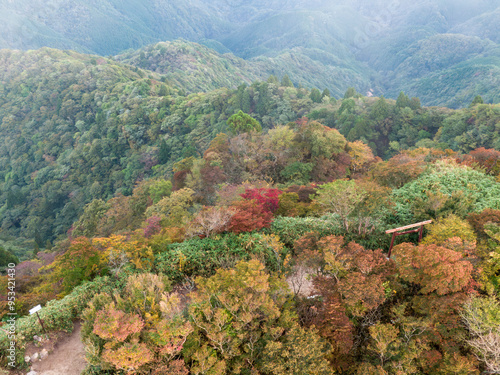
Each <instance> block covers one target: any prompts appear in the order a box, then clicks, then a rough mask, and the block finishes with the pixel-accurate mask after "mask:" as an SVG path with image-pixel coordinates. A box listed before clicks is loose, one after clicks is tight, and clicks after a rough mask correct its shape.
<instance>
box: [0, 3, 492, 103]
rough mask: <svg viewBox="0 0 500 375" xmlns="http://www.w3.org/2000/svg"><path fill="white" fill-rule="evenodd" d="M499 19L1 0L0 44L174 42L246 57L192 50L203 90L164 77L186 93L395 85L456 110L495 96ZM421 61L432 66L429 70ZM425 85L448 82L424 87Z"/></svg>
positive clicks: (448, 13) (369, 10)
mask: <svg viewBox="0 0 500 375" xmlns="http://www.w3.org/2000/svg"><path fill="white" fill-rule="evenodd" d="M499 15H500V1H499V0H477V1H474V2H471V1H468V0H461V1H451V0H436V1H430V0H417V1H409V0H394V1H390V2H387V1H382V0H377V1H368V0H338V1H335V2H334V3H332V2H331V1H327V0H315V1H308V2H303V1H299V0H286V1H285V0H274V1H261V0H248V1H245V2H243V1H237V0H214V1H209V0H190V1H187V0H180V1H176V2H172V1H167V0H148V1H139V0H125V1H118V0H104V1H97V0H88V1H83V0H75V1H73V2H72V3H71V4H70V3H67V2H64V1H63V0H48V1H42V0H18V1H16V2H14V1H7V0H5V1H3V2H1V3H0V48H10V49H36V48H39V47H42V46H49V47H53V48H58V49H72V50H76V51H80V52H85V53H97V54H99V55H102V56H109V55H115V54H117V53H120V52H122V51H124V50H129V49H134V50H137V49H140V48H144V47H145V46H148V45H155V44H156V43H158V42H165V41H174V40H177V39H179V38H183V39H184V40H185V41H191V42H197V43H200V44H204V45H206V46H208V47H210V48H213V49H214V50H216V51H218V52H219V53H227V52H231V53H233V54H234V55H235V56H238V57H240V58H244V59H246V60H249V61H248V63H247V64H242V63H241V61H240V60H236V59H235V58H233V57H229V56H228V55H226V56H222V57H221V56H217V55H211V54H213V52H206V51H203V52H202V54H204V55H205V56H208V55H211V56H212V57H213V58H211V61H212V63H213V64H214V65H213V66H212V67H209V68H208V75H207V77H205V78H206V80H207V83H205V84H203V83H202V82H201V77H202V76H199V77H191V78H192V79H193V80H194V81H199V82H198V83H196V84H194V82H191V81H190V80H187V79H181V78H179V77H177V78H176V77H174V76H172V79H173V80H174V81H175V80H178V82H179V83H180V84H188V85H189V86H190V87H186V90H188V91H189V90H191V89H196V88H198V89H204V88H205V87H206V88H208V89H210V88H212V87H220V86H222V85H225V84H228V85H233V84H237V81H238V79H236V78H235V80H234V81H233V78H231V77H232V75H233V74H236V77H237V76H238V75H241V76H242V77H243V78H242V81H243V82H248V81H249V80H250V81H251V80H253V79H255V78H259V79H260V78H262V77H264V76H266V75H268V74H276V75H278V76H280V75H281V76H283V75H284V74H288V75H289V76H290V77H291V79H292V81H294V82H295V83H298V84H299V83H300V84H301V85H304V86H306V87H318V88H320V89H322V88H323V87H326V88H328V89H329V90H330V92H332V94H333V95H335V96H337V97H338V96H341V93H342V92H343V91H345V88H346V87H349V86H354V87H356V89H357V90H358V91H360V92H365V90H367V89H372V90H373V92H374V93H375V95H385V96H388V97H393V98H395V97H396V96H397V95H398V93H399V92H400V91H401V90H405V91H406V93H407V94H409V95H410V96H418V97H420V98H422V102H423V103H424V104H426V105H447V106H451V107H460V106H463V105H464V104H465V103H468V102H470V100H472V98H473V97H474V96H476V95H478V94H480V95H482V96H483V98H484V99H485V101H487V102H497V101H498V100H499V99H498V94H497V90H494V89H493V88H491V87H490V86H491V85H490V83H491V81H496V80H497V77H498V76H497V74H498V68H499V63H498V59H499V56H500V52H499V49H500V47H499V45H498V43H499V39H498V38H499V37H498V35H500V32H498V31H499V27H500V26H499V23H498V19H499ZM474 38H476V39H474ZM446 42H450V43H451V47H453V46H454V48H453V49H450V46H448V45H446ZM462 42H464V43H465V44H461V43H462ZM443 43H445V44H444V45H445V48H442V46H443ZM462 47H463V49H462ZM147 48H150V47H147ZM147 48H146V50H147ZM193 48H194V49H197V50H198V51H201V50H200V49H199V47H193ZM143 52H144V53H146V52H145V51H143ZM425 52H432V53H431V54H429V55H425ZM186 53H187V55H186V56H185V57H184V58H180V57H179V58H177V59H176V61H175V63H174V64H173V65H174V66H175V68H176V69H179V70H181V71H182V70H185V71H187V72H191V73H193V72H195V71H197V70H196V69H195V70H193V66H192V62H190V61H189V60H190V59H191V57H192V56H191V55H190V49H189V48H187V52H186ZM451 55H456V56H455V57H456V58H459V59H460V61H457V60H456V59H454V58H450V56H451ZM127 56H129V57H130V58H131V60H130V63H133V64H136V60H137V59H135V58H133V57H132V56H130V55H127ZM120 58H122V57H120ZM217 59H218V60H219V61H218V62H215V60H217ZM429 59H435V60H436V61H437V62H439V66H434V67H432V68H431V69H428V68H427V67H426V66H425V64H426V62H428V61H429ZM163 61H164V64H163V65H165V64H166V63H167V62H169V61H171V60H169V58H168V57H166V56H165V58H163ZM140 63H141V64H144V61H140ZM153 63H158V61H153ZM184 64H185V65H184ZM457 64H459V65H457ZM160 65H161V64H160ZM217 66H219V67H218V68H217ZM223 66H224V67H226V66H227V67H226V68H225V70H224V69H222V70H221V68H222V67H223ZM422 66H423V67H424V69H422ZM169 69H172V68H169ZM464 69H465V71H464ZM200 72H201V73H202V71H200ZM210 72H212V73H213V74H214V76H211V75H210ZM412 72H417V74H415V73H412ZM478 73H479V74H478ZM483 73H484V74H483ZM463 74H465V75H463ZM470 75H472V76H473V77H478V78H475V79H474V80H471V79H470ZM486 77H487V78H486ZM436 79H438V80H441V81H443V82H445V83H446V85H447V87H441V86H439V85H437V86H436V85H430V84H428V82H430V83H436V82H435V81H436ZM211 82H214V84H213V85H212V83H211ZM191 86H193V87H191ZM436 90H437V91H436Z"/></svg>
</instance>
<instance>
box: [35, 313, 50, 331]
mask: <svg viewBox="0 0 500 375" xmlns="http://www.w3.org/2000/svg"><path fill="white" fill-rule="evenodd" d="M36 316H37V317H38V321H39V322H40V325H41V326H42V329H43V332H45V336H47V337H48V335H47V331H46V330H45V327H44V326H43V320H42V318H40V315H38V311H37V312H36Z"/></svg>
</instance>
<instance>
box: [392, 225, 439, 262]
mask: <svg viewBox="0 0 500 375" xmlns="http://www.w3.org/2000/svg"><path fill="white" fill-rule="evenodd" d="M430 223H432V220H426V221H421V222H420V223H415V224H410V225H406V226H404V227H399V228H394V229H389V230H386V231H385V233H387V234H390V233H392V240H391V246H390V247H389V254H387V257H388V258H390V257H391V252H392V247H393V246H394V240H395V239H396V236H401V235H403V234H408V233H417V232H418V242H420V241H421V240H422V231H423V230H424V225H425V224H430ZM415 227H419V228H417V229H411V228H415ZM406 229H411V230H406ZM402 230H404V232H400V231H402Z"/></svg>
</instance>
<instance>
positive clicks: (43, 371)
mask: <svg viewBox="0 0 500 375" xmlns="http://www.w3.org/2000/svg"><path fill="white" fill-rule="evenodd" d="M81 328H82V327H81V324H80V323H79V322H78V323H75V328H74V330H73V332H72V333H71V334H69V335H68V336H66V337H63V338H62V339H61V340H60V341H58V342H57V344H56V346H55V347H54V349H53V351H52V352H51V353H50V354H49V356H48V357H47V358H44V359H43V360H42V361H39V362H35V363H33V366H32V367H31V371H36V373H37V375H80V373H81V372H82V371H83V370H84V369H85V365H86V362H85V350H84V348H83V343H82V341H81V337H80V331H81Z"/></svg>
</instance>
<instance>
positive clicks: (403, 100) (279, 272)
mask: <svg viewBox="0 0 500 375" xmlns="http://www.w3.org/2000/svg"><path fill="white" fill-rule="evenodd" d="M183 48H185V49H186V50H185V51H182V49H183ZM190 48H192V49H190ZM174 52H175V53H177V54H176V55H174V54H173V53H174ZM184 53H187V54H191V55H193V56H194V55H198V58H199V59H200V60H190V61H189V64H192V65H190V66H191V67H192V68H191V69H192V72H189V71H188V72H186V73H184V74H181V73H180V72H178V71H175V70H173V69H171V65H172V63H170V62H169V61H177V60H176V59H181V60H182V59H183V58H184V57H183V56H186V55H183V54H184ZM169 59H170V60H169ZM204 59H206V60H205V62H204V63H200V61H202V60H204ZM211 59H213V60H211ZM224 59H227V61H226V63H227V64H232V65H231V66H236V65H237V64H236V62H235V60H234V61H233V60H231V59H232V57H231V58H230V57H227V56H226V57H224V55H216V54H213V53H211V52H210V51H209V50H208V49H205V48H204V47H201V46H195V45H192V44H188V43H185V42H176V43H169V44H163V43H160V44H157V45H155V46H151V47H148V48H146V49H144V50H140V51H138V52H137V53H135V52H130V53H126V54H123V55H120V56H117V57H115V58H103V57H99V56H97V55H87V54H80V53H77V52H70V51H61V50H55V49H50V48H42V49H39V50H36V51H28V52H22V51H13V50H1V51H0V64H1V66H2V67H3V69H2V70H1V71H0V138H1V139H2V143H1V144H0V207H1V208H0V215H1V218H2V222H1V232H0V246H1V248H0V260H1V261H2V267H5V265H7V264H8V263H10V262H15V263H17V266H16V293H17V294H16V301H15V303H10V302H11V301H9V300H8V299H7V296H6V295H5V296H4V295H2V296H1V297H0V298H1V299H0V316H1V319H2V322H5V321H6V319H7V317H8V316H7V315H6V314H7V313H8V312H9V311H15V312H16V313H17V314H19V316H18V324H17V329H18V335H17V338H16V340H17V341H16V342H17V344H16V345H17V348H18V351H17V357H16V366H18V367H19V368H28V364H26V363H25V361H24V356H23V350H24V349H25V348H26V345H27V344H28V343H30V342H32V341H33V336H34V335H35V334H39V333H40V332H39V327H38V323H37V322H36V321H35V319H36V317H35V316H25V315H26V314H27V313H28V310H29V309H30V308H31V307H32V306H34V305H36V304H42V305H43V308H42V311H41V312H40V315H41V317H42V318H43V319H44V321H45V322H46V328H47V329H48V330H50V331H53V330H61V329H62V330H71V329H72V327H73V321H74V320H75V319H81V320H83V328H82V338H83V342H84V344H85V346H86V353H87V361H88V367H87V369H86V371H85V373H86V374H126V373H136V374H164V373H168V374H179V375H180V374H184V375H187V374H238V373H239V374H260V375H280V374H283V375H285V374H297V375H299V374H308V373H309V374H334V373H338V374H360V375H361V374H391V375H392V374H394V375H396V374H432V375H433V374H436V375H437V374H480V373H481V372H485V371H487V372H490V373H498V372H500V362H499V360H498V352H497V349H498V345H497V343H498V342H500V331H499V329H498V327H499V326H500V305H499V299H498V293H499V288H500V235H499V233H500V177H499V176H500V151H499V150H500V135H499V131H500V105H499V104H488V103H484V100H483V98H482V97H480V96H477V97H475V98H474V100H471V101H470V102H469V103H467V106H466V107H465V108H461V109H449V108H444V107H426V106H422V105H421V102H420V100H419V99H418V98H416V97H409V96H408V95H406V94H405V93H403V92H401V93H399V94H398V95H397V96H396V100H393V99H386V98H384V97H366V96H363V95H361V94H359V93H358V92H357V91H356V90H355V89H354V88H352V87H351V88H347V89H346V91H345V92H344V93H343V94H342V95H333V94H332V93H331V92H330V90H328V89H327V88H326V87H319V88H312V89H307V88H304V87H301V86H299V85H295V84H294V82H293V80H292V79H291V78H290V76H288V75H284V74H283V75H278V76H276V75H270V76H268V77H260V76H259V77H257V78H259V79H257V80H255V79H254V78H252V79H250V78H246V79H248V80H247V81H245V80H244V81H243V82H246V83H240V82H238V80H237V78H236V77H238V76H239V75H240V74H241V72H240V71H238V70H233V73H234V74H233V75H232V76H228V77H227V79H228V80H231V79H233V80H232V81H231V82H230V83H229V85H230V86H233V85H235V86H237V87H235V88H227V87H224V86H225V85H226V84H228V82H229V81H220V80H219V78H220V77H221V74H222V73H221V72H222V71H223V69H222V66H223V65H224V61H225V60H224ZM208 61H212V62H213V63H211V64H207V62H208ZM237 63H238V64H244V63H243V61H242V60H238V62H237ZM181 64H182V65H183V66H186V65H184V64H185V62H182V63H181ZM221 64H222V65H221ZM204 65H205V66H204ZM242 66H243V65H242ZM203 69H206V71H205V72H206V73H207V74H206V79H205V80H203V79H201V78H200V77H202V75H199V76H197V75H196V73H197V72H202V71H203ZM221 69H222V70H221ZM245 69H246V68H245ZM210 71H211V72H214V74H213V75H212V74H210V73H209V72H210ZM256 71H258V70H256ZM256 74H257V73H256ZM204 85H206V86H204ZM183 86H186V88H184V87H183ZM202 89H213V90H208V91H206V92H199V91H198V90H202ZM424 220H432V223H431V224H429V225H427V226H426V227H425V230H424V236H423V240H422V242H420V243H418V241H417V237H418V235H417V234H406V235H403V236H400V237H398V238H397V239H396V242H395V245H396V246H395V247H394V248H393V249H392V254H391V256H390V257H389V256H388V255H389V254H388V250H389V244H390V239H391V238H390V236H389V235H388V234H386V233H385V231H386V230H388V229H391V228H396V227H400V226H405V225H408V224H412V223H416V222H421V221H424ZM16 257H17V258H18V259H16ZM0 283H1V285H2V288H4V289H2V290H8V289H7V285H8V277H7V276H1V278H0ZM9 309H10V310H9ZM2 324H3V323H2ZM8 342H9V338H8V335H7V334H6V332H5V331H4V330H0V343H1V345H2V347H4V346H5V347H7V343H8ZM5 353H6V352H3V351H2V352H0V362H1V364H2V366H5V367H6V368H7V367H8V360H7V356H6V354H5Z"/></svg>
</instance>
